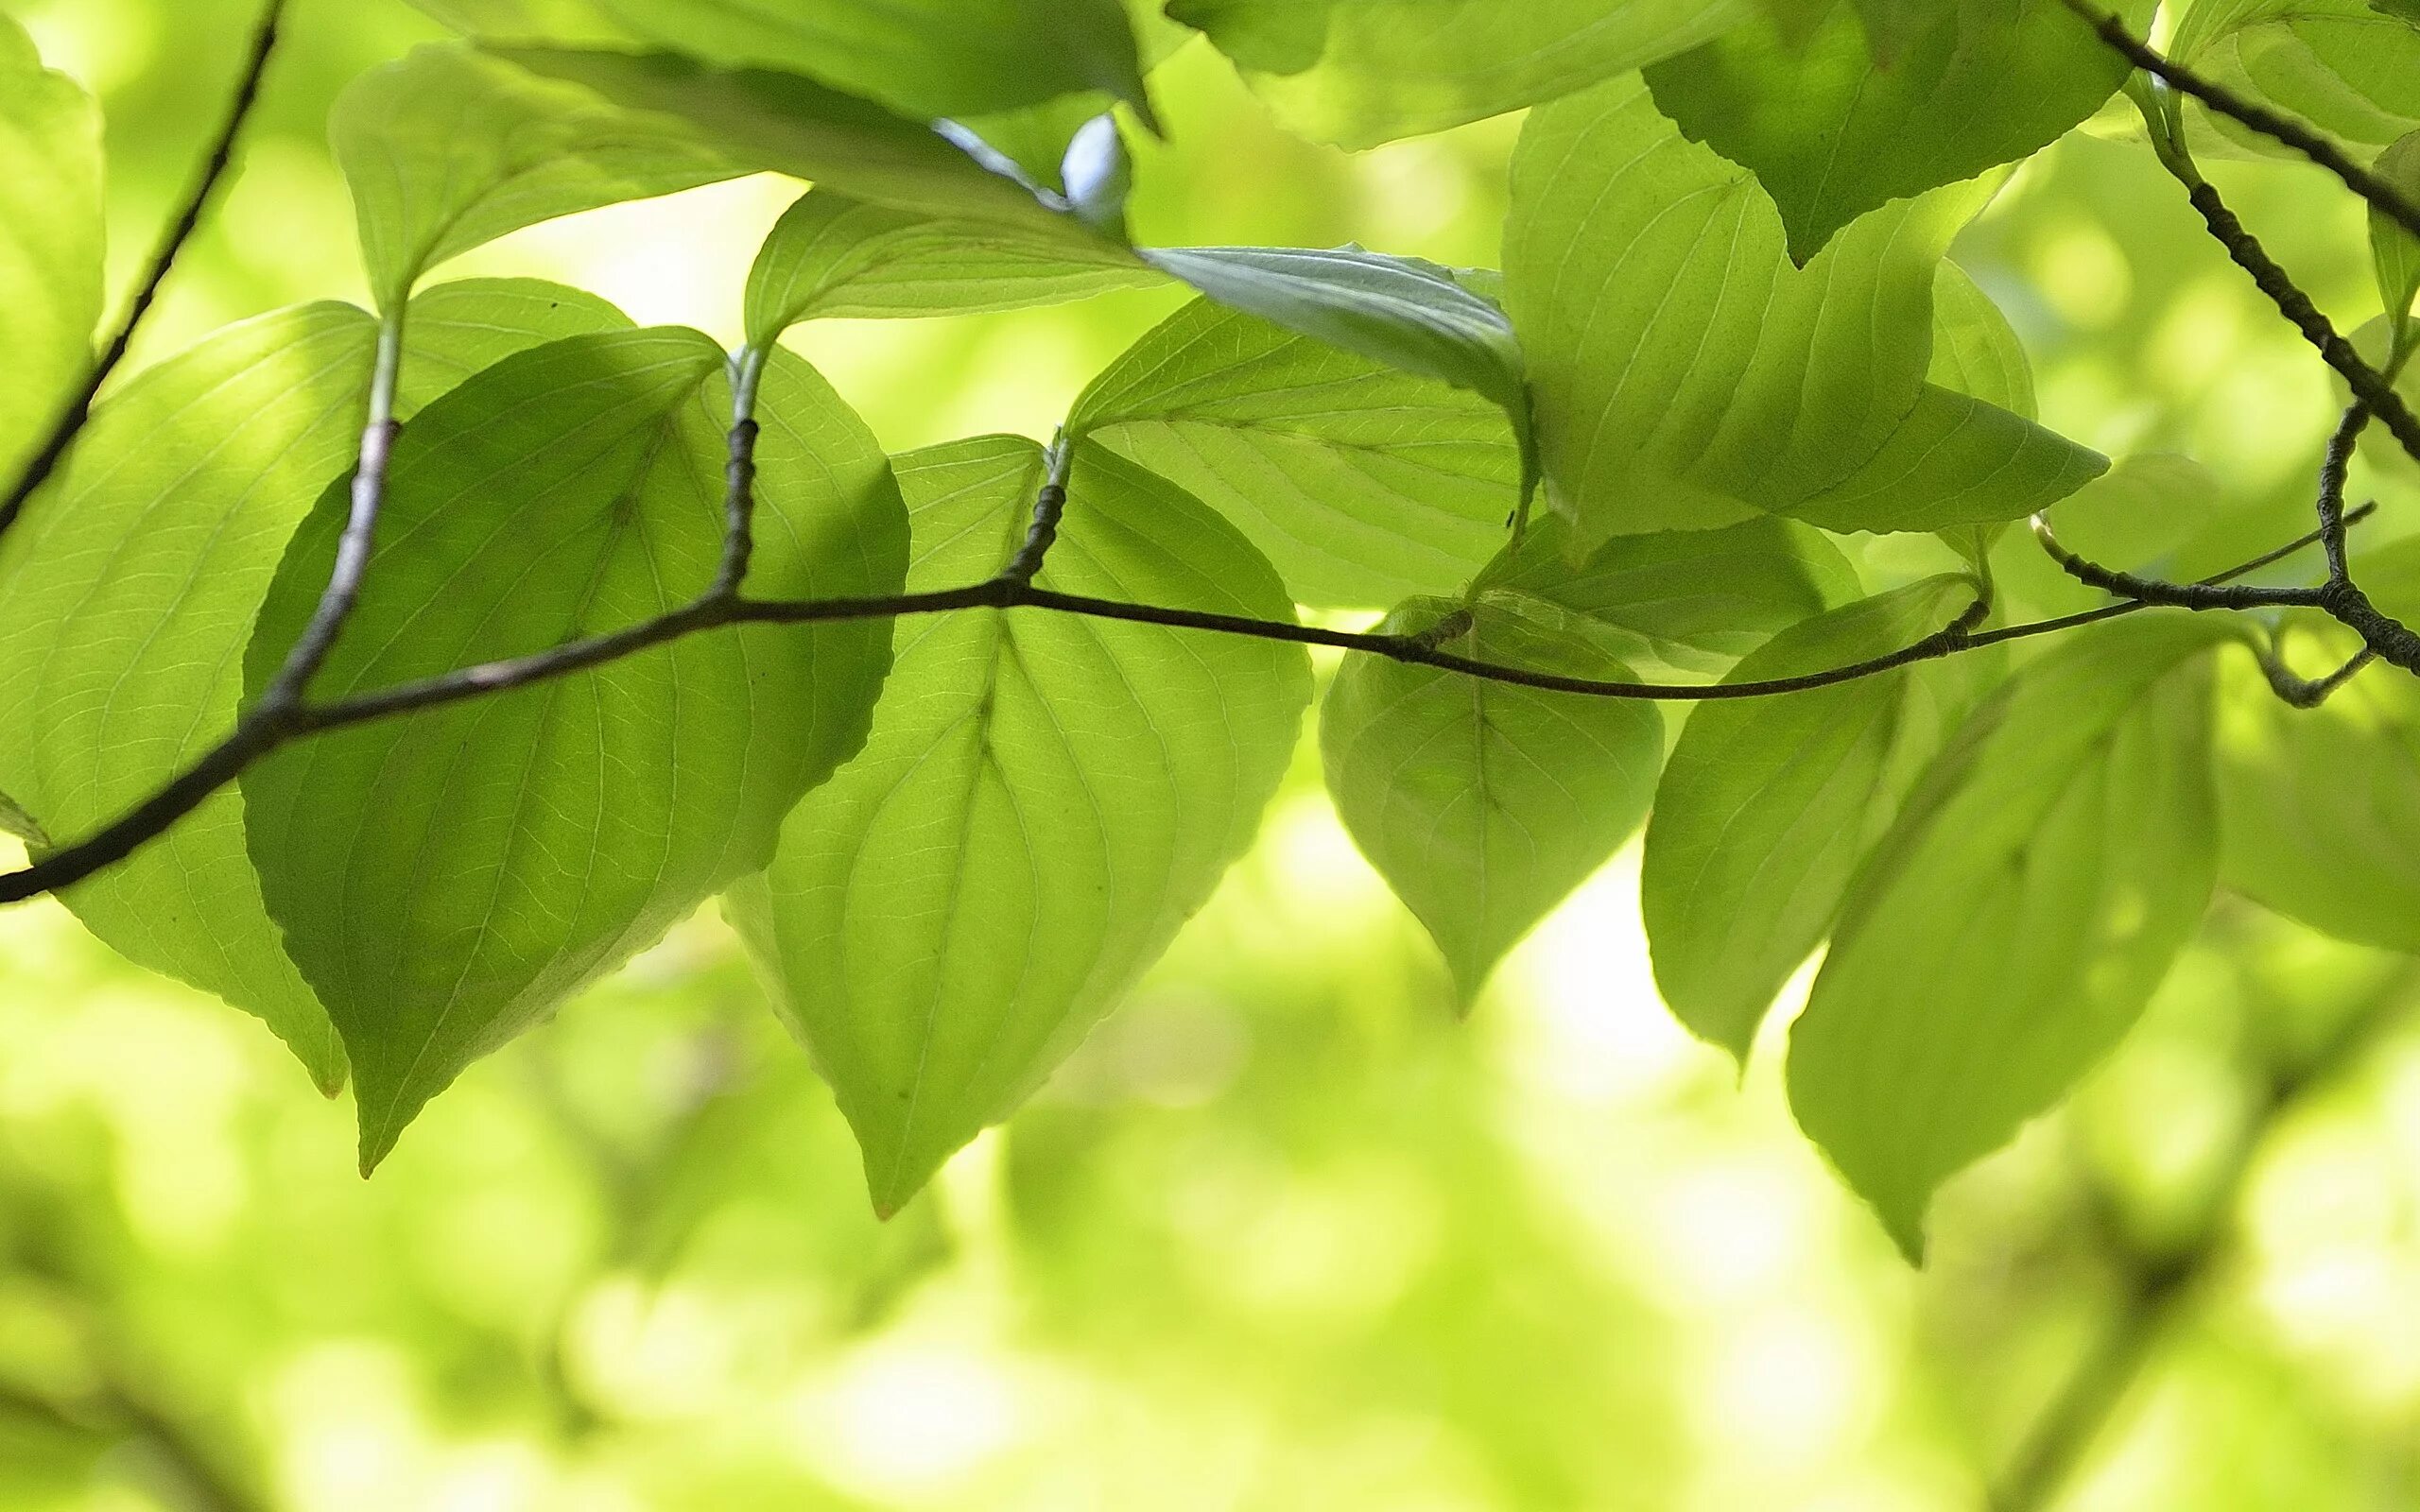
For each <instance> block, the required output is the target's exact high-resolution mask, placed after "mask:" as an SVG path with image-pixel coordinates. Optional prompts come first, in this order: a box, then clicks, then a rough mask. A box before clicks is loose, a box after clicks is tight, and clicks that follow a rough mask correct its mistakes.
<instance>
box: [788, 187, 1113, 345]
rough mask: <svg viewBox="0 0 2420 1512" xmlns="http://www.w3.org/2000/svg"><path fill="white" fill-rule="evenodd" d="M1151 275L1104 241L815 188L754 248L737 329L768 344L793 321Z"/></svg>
mask: <svg viewBox="0 0 2420 1512" xmlns="http://www.w3.org/2000/svg"><path fill="white" fill-rule="evenodd" d="M1160 281H1161V275H1160V274H1159V273H1157V272H1155V271H1154V270H1153V269H1151V268H1150V267H1148V266H1145V265H1144V264H1143V263H1142V262H1141V261H1139V260H1138V259H1137V258H1136V257H1135V256H1134V254H1133V253H1132V252H1130V251H1128V250H1126V249H1124V248H1122V247H1119V246H1116V245H1115V244H1112V243H1110V242H1106V241H1104V242H1100V243H1098V244H1097V245H1095V246H1084V245H1081V244H1077V243H1071V242H1069V241H1068V240H1066V239H1065V238H1063V237H1042V236H1036V235H1033V234H1031V233H1030V232H1026V231H1025V230H1024V229H1023V228H1021V227H1018V226H1012V225H995V224H988V223H985V222H982V221H965V220H955V221H953V220H935V219H933V218H932V217H930V216H928V215H916V214H912V213H910V212H908V211H901V210H891V209H887V208H885V207H883V206H880V205H869V204H864V203H861V202H860V201H857V200H854V199H850V198H845V197H843V196H840V195H837V194H834V193H833V192H831V191H830V190H828V189H819V190H817V191H815V192H814V193H813V194H809V195H807V196H805V197H804V198H801V199H800V200H799V202H798V203H797V204H794V205H792V206H791V207H790V208H789V210H788V212H787V214H785V215H783V216H782V218H781V220H780V222H779V223H778V224H776V225H775V226H774V228H773V233H772V234H771V235H770V236H769V237H768V238H766V241H765V246H764V249H763V250H762V251H760V252H758V253H757V256H756V266H755V267H754V268H753V270H752V271H751V272H750V274H749V277H748V339H749V342H750V344H751V345H753V346H759V347H762V346H768V345H769V344H770V343H771V342H772V340H773V338H774V337H776V336H778V335H781V333H782V332H784V331H785V330H787V329H788V328H789V327H791V326H793V325H796V324H798V323H799V322H801V321H803V320H810V319H885V318H904V317H918V316H935V315H966V314H972V313H975V312H977V311H982V310H1015V309H1023V308H1026V307H1029V306H1031V305H1037V304H1056V303H1060V302H1062V301H1067V300H1080V299H1083V298H1085V297H1087V296H1089V295H1093V294H1098V293H1101V292H1104V291H1106V290H1109V289H1119V288H1132V287H1134V286H1136V285H1139V284H1150V283H1159V282H1160Z"/></svg>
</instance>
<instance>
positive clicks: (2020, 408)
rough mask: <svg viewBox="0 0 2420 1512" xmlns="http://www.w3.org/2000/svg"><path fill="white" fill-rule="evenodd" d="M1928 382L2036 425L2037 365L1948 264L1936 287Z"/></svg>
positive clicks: (1977, 290) (2004, 320) (1996, 311)
mask: <svg viewBox="0 0 2420 1512" xmlns="http://www.w3.org/2000/svg"><path fill="white" fill-rule="evenodd" d="M1925 382H1927V383H1928V384H1930V385H1932V386H1933V387H1937V388H1946V389H1948V390H1949V391H1950V392H1952V393H1956V394H1964V395H1966V396H1967V397H1968V398H1970V399H1979V400H1981V401H1982V402H1983V403H1984V404H1995V405H1997V406H1998V407H1999V408H2001V409H2005V410H2007V411H2009V412H2010V413H2012V414H2014V415H2021V416H2023V417H2024V418H2025V419H2027V420H2031V419H2033V418H2034V416H2035V415H2036V414H2037V413H2038V410H2037V409H2036V406H2035V402H2034V395H2033V363H2032V360H2031V358H2029V357H2028V356H2026V354H2025V343H2024V342H2022V341H2020V340H2019V339H2017V335H2016V328H2015V327H2014V326H2012V325H2010V324H2009V323H2008V317H2007V316H2005V315H2002V314H2001V313H2000V307H1999V306H1998V305H1997V304H1994V303H1993V302H1992V297H1991V296H1990V295H1988V294H1986V293H1984V292H1983V289H1982V285H1980V284H1979V283H1976V282H1975V280H1974V279H1973V277H1972V276H1970V275H1969V274H1968V273H1967V271H1966V270H1965V269H1964V268H1962V267H1960V266H1958V265H1957V264H1955V263H1949V262H1945V263H1943V264H1942V265H1941V271H1940V272H1939V273H1937V274H1936V275H1934V278H1933V285H1932V367H1931V369H1929V370H1927V372H1926V374H1925Z"/></svg>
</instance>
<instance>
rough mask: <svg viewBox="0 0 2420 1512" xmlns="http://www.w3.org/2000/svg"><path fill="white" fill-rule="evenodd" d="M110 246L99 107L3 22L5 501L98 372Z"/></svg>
mask: <svg viewBox="0 0 2420 1512" xmlns="http://www.w3.org/2000/svg"><path fill="white" fill-rule="evenodd" d="M101 240H102V217H101V112H100V107H98V106H97V105H95V104H94V103H93V100H92V97H91V96H90V95H88V94H85V93H84V92H83V91H82V90H81V89H78V87H77V86H76V84H75V82H74V81H73V80H72V79H70V78H68V77H66V76H65V75H64V74H55V73H52V72H50V71H48V70H46V69H44V68H43V66H42V60H41V59H40V58H38V57H36V56H35V53H34V45H33V43H31V42H30V41H28V40H27V39H26V34H25V32H24V31H23V30H22V29H21V28H19V26H17V24H16V23H15V22H14V21H12V20H10V19H9V18H8V17H7V16H5V15H0V352H7V353H8V363H7V369H6V372H5V374H0V489H5V488H9V487H11V486H13V485H14V484H15V483H16V480H17V476H18V473H19V472H20V471H21V470H22V469H23V468H24V466H25V464H26V462H27V461H28V460H29V459H30V457H31V455H32V454H33V451H34V449H35V448H36V447H37V446H39V445H40V444H41V443H42V439H43V437H44V436H45V435H46V434H47V433H48V432H49V430H50V429H51V427H52V426H53V425H54V424H55V423H57V421H58V420H59V415H60V410H61V406H62V405H64V404H65V403H66V400H67V394H68V392H69V391H70V390H71V389H73V388H74V387H76V385H78V383H80V382H82V381H83V379H84V375H85V372H86V370H87V369H90V368H91V366H92V363H93V328H94V327H95V325H97V324H99V323H100V318H101V301H102V290H101Z"/></svg>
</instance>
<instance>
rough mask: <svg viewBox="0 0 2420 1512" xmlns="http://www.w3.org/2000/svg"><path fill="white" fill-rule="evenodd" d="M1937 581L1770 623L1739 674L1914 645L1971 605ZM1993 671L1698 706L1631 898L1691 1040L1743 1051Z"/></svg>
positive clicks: (1983, 666) (1823, 665)
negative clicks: (1765, 639) (1773, 627)
mask: <svg viewBox="0 0 2420 1512" xmlns="http://www.w3.org/2000/svg"><path fill="white" fill-rule="evenodd" d="M1974 596H1975V588H1974V585H1973V584H1972V583H1970V582H1968V581H1966V580H1965V579H1963V578H1957V577H1939V578H1932V579H1929V580H1927V581H1926V582H1922V583H1918V584H1915V585H1914V586H1912V587H1910V588H1905V589H1902V590H1900V591H1899V592H1897V593H1890V594H1886V595H1884V596H1883V597H1880V598H1876V599H1870V600H1867V601H1864V602H1862V603H1858V604H1853V605H1850V606H1848V607H1847V608H1845V609H1841V610H1835V611H1833V612H1832V613H1829V614H1826V615H1824V616H1823V617H1822V618H1820V619H1812V620H1808V621H1807V622H1806V623H1805V624H1803V625H1798V626H1795V627H1791V628H1789V629H1785V630H1783V631H1782V632H1781V633H1780V634H1779V635H1777V636H1775V637H1774V638H1773V640H1772V642H1771V643H1770V644H1767V645H1766V646H1765V647H1764V648H1763V649H1762V650H1759V651H1757V652H1756V653H1755V654H1754V655H1752V656H1750V657H1749V658H1748V659H1747V660H1746V661H1744V662H1740V663H1739V666H1738V669H1737V671H1736V672H1735V673H1734V674H1733V679H1734V680H1737V681H1743V682H1747V681H1762V680H1766V679H1775V678H1790V677H1799V676H1803V675H1805V674H1808V673H1815V672H1824V671H1828V670H1830V669H1832V668H1835V667H1845V666H1850V665H1854V664H1855V663H1857V662H1864V661H1869V660H1872V659H1874V658H1877V657H1882V656H1887V655H1889V654H1890V653H1892V652H1893V651H1898V650H1901V649H1904V648H1905V647H1907V646H1910V645H1912V644H1916V643H1917V642H1918V641H1921V640H1922V639H1924V638H1925V637H1926V636H1927V635H1931V634H1933V633H1934V632H1935V631H1937V630H1939V629H1941V628H1942V627H1944V626H1945V625H1947V624H1949V623H1950V621H1951V620H1952V619H1954V618H1955V617H1956V616H1957V615H1958V614H1959V613H1960V612H1962V610H1965V609H1966V607H1967V606H1968V605H1969V604H1971V603H1972V602H1973V601H1974ZM1996 671H1997V664H1996V663H1995V662H1993V660H1992V659H1990V658H1986V657H1983V656H1981V655H1979V654H1978V655H1976V656H1973V657H1970V658H1962V659H1955V660H1951V661H1945V662H1927V663H1922V664H1918V665H1913V666H1908V667H1903V668H1900V669H1898V670H1896V671H1893V672H1888V673H1883V674H1880V675H1877V676H1875V677H1869V678H1863V679H1858V680H1857V681H1854V682H1845V683H1841V684H1839V685H1838V686H1835V687H1830V688H1823V689H1817V690H1814V691H1811V692H1806V693H1795V694H1789V695H1785V696H1777V697H1768V698H1750V699H1740V700H1738V701H1736V702H1727V703H1726V702H1716V703H1709V704H1706V705H1704V706H1703V707H1702V708H1700V709H1699V710H1698V711H1697V712H1696V713H1693V714H1691V715H1690V716H1689V722H1688V725H1687V726H1686V728H1685V729H1684V730H1682V732H1681V739H1680V743H1679V744H1678V745H1676V746H1675V747H1673V749H1672V759H1671V761H1670V763H1669V764H1668V765H1667V767H1666V769H1665V773H1664V780H1663V782H1662V783H1661V785H1659V786H1658V788H1657V789H1656V794H1655V814H1654V817H1653V818H1652V819H1651V821H1650V822H1649V824H1648V827H1647V854H1646V861H1645V864H1644V866H1643V868H1642V869H1641V872H1640V879H1639V906H1640V911H1641V912H1642V914H1643V915H1644V916H1645V918H1646V922H1647V938H1648V944H1649V947H1650V949H1651V953H1652V954H1653V958H1654V962H1655V981H1656V986H1657V987H1658V988H1659V989H1661V991H1662V992H1663V995H1664V1001H1665V1003H1666V1004H1667V1005H1669V1006H1670V1007H1671V1009H1672V1012H1673V1014H1674V1016H1675V1017H1677V1018H1679V1019H1680V1021H1681V1022H1683V1023H1685V1024H1687V1025H1688V1026H1689V1028H1690V1030H1691V1031H1692V1032H1694V1033H1695V1034H1697V1035H1698V1036H1699V1037H1700V1038H1702V1039H1704V1040H1708V1041H1710V1042H1712V1043H1714V1044H1718V1045H1720V1046H1722V1047H1723V1048H1724V1049H1726V1050H1729V1051H1730V1052H1731V1053H1732V1054H1733V1055H1735V1056H1738V1057H1743V1058H1744V1057H1746V1055H1747V1053H1748V1047H1749V1045H1750V1043H1751V1041H1753V1040H1755V1036H1756V1030H1757V1027H1758V1025H1760V1024H1761V1023H1762V1022H1764V1017H1765V1013H1766V1010H1767V1009H1768V1008H1769V1007H1770V1006H1771V1005H1772V1001H1773V998H1774V996H1775V994H1777V993H1778V992H1779V991H1780V990H1781V987H1782V984H1783V983H1784V982H1785V981H1787V980H1788V979H1789V975H1790V973H1791V972H1793V971H1796V970H1798V967H1799V964H1800V963H1801V962H1803V961H1805V960H1806V957H1807V955H1808V954H1810V953H1811V952H1813V950H1814V949H1815V947H1816V946H1817V945H1818V944H1819V943H1821V942H1822V940H1823V938H1824V936H1825V935H1827V934H1829V933H1830V932H1831V928H1832V924H1833V922H1834V920H1835V919H1838V918H1839V917H1840V911H1841V902H1842V900H1843V899H1844V898H1845V897H1846V896H1847V893H1848V886H1849V879H1850V878H1851V877H1852V876H1854V875H1855V874H1856V871H1857V868H1858V864H1859V863H1860V862H1862V861H1863V860H1864V859H1865V856H1866V853H1867V851H1870V850H1871V849H1872V848H1873V846H1874V844H1875V842H1876V841H1877V840H1879V839H1880V838H1881V836H1882V833H1883V832H1884V831H1885V830H1887V829H1888V828H1889V827H1890V825H1891V823H1892V821H1893V820H1894V819H1895V818H1896V817H1897V816H1898V813H1899V807H1900V804H1901V802H1902V801H1903V800H1904V799H1906V797H1907V794H1908V790H1909V789H1910V787H1911V786H1912V785H1913V784H1914V782H1915V780H1916V778H1917V777H1918V776H1919V775H1920V774H1921V773H1922V772H1923V770H1924V768H1925V767H1926V765H1928V764H1929V763H1930V761H1931V760H1932V758H1933V756H1934V755H1935V754H1936V753H1937V752H1938V751H1939V750H1940V749H1941V747H1942V743H1943V741H1944V740H1945V737H1946V736H1947V735H1948V733H1949V731H1950V730H1953V729H1955V728H1956V726H1957V723H1958V721H1959V720H1960V719H1961V718H1962V717H1963V716H1964V715H1965V713H1966V712H1967V710H1968V709H1970V708H1972V707H1973V705H1974V703H1975V701H1976V699H1977V698H1978V697H1979V695H1980V693H1981V691H1982V689H1983V687H1984V686H1985V685H1986V684H1987V683H1988V682H1989V680H1990V679H1991V678H1992V676H1993V675H1994V674H1995V673H1996Z"/></svg>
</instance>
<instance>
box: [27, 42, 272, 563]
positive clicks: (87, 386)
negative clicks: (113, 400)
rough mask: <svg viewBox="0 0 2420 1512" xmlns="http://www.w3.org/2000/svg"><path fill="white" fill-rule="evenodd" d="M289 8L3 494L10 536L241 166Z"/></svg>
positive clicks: (255, 52) (258, 48)
mask: <svg viewBox="0 0 2420 1512" xmlns="http://www.w3.org/2000/svg"><path fill="white" fill-rule="evenodd" d="M285 6H286V0H268V5H267V6H266V7H265V8H264V9H262V11H261V19H260V24H259V25H258V26H256V27H255V28H254V29H253V32H252V43H251V52H250V54H249V55H247V57H246V59H245V63H244V71H243V75H242V77H240V78H239V79H238V80H237V81H236V85H235V96H234V99H233V103H232V104H230V106H229V107H228V111H227V116H226V119H225V120H224V121H223V122H222V123H221V124H220V126H219V129H218V135H217V136H216V138H215V139H214V140H213V141H212V143H211V148H210V154H209V156H208V157H206V158H204V159H203V160H202V167H201V172H200V174H199V176H198V177H197V178H196V179H195V180H194V184H193V187H192V189H191V190H190V191H189V192H188V193H187V194H186V196H185V199H184V204H183V208H182V209H181V210H180V211H179V212H178V214H177V218H176V219H175V220H174V221H172V222H170V224H169V227H168V231H167V233H166V234H165V235H164V236H163V237H162V238H161V242H160V246H159V249H158V250H157V251H155V252H154V253H152V257H151V265H150V267H149V268H148V269H147V271H146V272H145V274H144V276H143V281H142V282H141V283H138V284H136V285H135V289H134V297H133V299H132V300H131V301H129V303H128V305H127V311H126V316H125V318H123V319H122V320H120V321H119V322H118V326H117V331H116V334H115V335H112V337H111V338H110V343H109V345H108V347H106V348H105V349H103V351H102V352H101V355H100V360H98V361H97V362H95V363H94V364H93V368H92V370H91V371H90V372H89V373H87V374H86V375H85V378H84V382H83V384H82V386H81V387H78V389H77V390H76V392H75V393H74V394H73V395H72V396H70V397H69V399H68V401H67V404H66V407H65V408H64V409H62V410H61V412H60V416H59V420H58V421H57V423H56V424H54V425H53V426H52V427H51V431H50V434H49V436H48V437H46V438H44V439H43V444H42V446H41V448H40V449H39V450H38V451H36V452H35V453H34V455H33V457H32V459H31V460H30V461H28V462H27V463H26V470H25V472H23V473H22V474H21V475H20V476H19V477H18V478H17V481H16V482H15V483H14V484H12V485H10V487H9V493H8V496H7V497H6V498H5V499H0V535H5V534H7V533H8V530H9V527H10V526H11V525H14V524H16V523H17V517H18V516H19V515H21V514H23V513H25V508H26V501H27V500H29V499H31V498H32V497H33V496H34V494H35V492H36V491H37V490H40V489H41V488H42V486H43V484H44V483H47V482H49V481H50V477H51V474H52V473H54V472H57V471H58V470H59V465H60V464H61V462H63V461H65V460H66V458H67V453H68V450H69V449H70V448H71V447H73V446H74V445H75V443H76V438H77V437H78V436H79V435H81V434H83V430H84V426H85V424H86V423H87V422H88V421H91V420H92V418H93V404H94V401H95V400H96V399H98V398H99V397H100V392H101V388H102V386H103V385H105V384H107V383H108V382H109V379H110V375H111V374H112V373H113V372H115V371H116V370H117V369H118V365H119V364H121V363H123V362H124V361H125V360H126V353H127V349H128V348H129V347H130V346H132V345H133V343H134V334H135V332H136V331H137V330H138V329H140V328H141V326H142V324H143V320H144V318H145V317H146V316H147V315H149V314H150V313H151V306H152V305H153V303H155V302H156V301H158V299H159V297H160V288H161V285H162V284H164V283H166V282H167V279H168V274H169V272H170V271H171V270H172V269H173V268H175V266H176V264H177V256H178V254H179V253H181V252H182V251H183V249H184V247H185V244H186V243H187V242H189V241H191V240H192V239H193V234H194V232H196V231H198V230H199V229H200V226H201V217H202V215H203V214H204V213H205V212H207V211H208V209H209V207H210V202H211V199H212V198H214V197H215V196H216V192H217V190H218V187H219V185H220V184H221V183H223V182H224V181H225V180H226V179H227V176H228V174H229V172H230V170H231V169H232V168H233V166H234V162H235V142H236V139H237V137H239V136H240V135H241V134H242V132H243V129H244V123H245V122H246V121H247V120H249V119H251V113H252V107H253V106H254V105H256V104H258V103H259V101H260V94H261V79H262V77H264V76H265V75H266V74H267V73H268V63H269V59H270V58H271V57H273V56H274V55H275V54H276V52H277V43H278V37H279V33H280V28H281V26H283V24H284V21H285Z"/></svg>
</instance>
